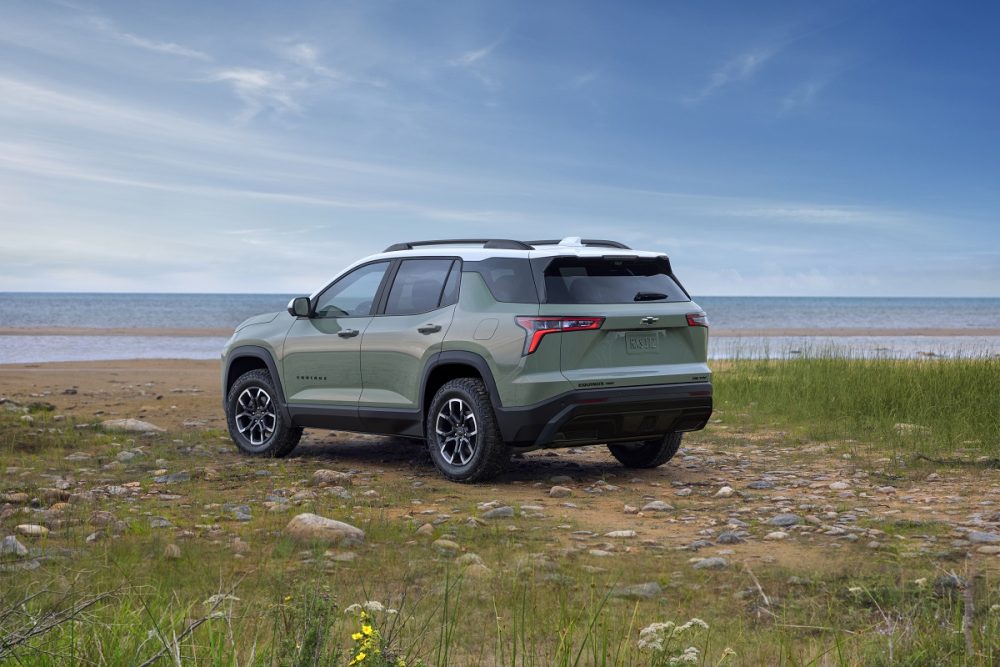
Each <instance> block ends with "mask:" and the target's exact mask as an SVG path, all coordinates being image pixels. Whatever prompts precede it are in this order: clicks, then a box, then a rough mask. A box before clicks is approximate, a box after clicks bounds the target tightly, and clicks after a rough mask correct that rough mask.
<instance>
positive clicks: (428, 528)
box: [417, 523, 434, 537]
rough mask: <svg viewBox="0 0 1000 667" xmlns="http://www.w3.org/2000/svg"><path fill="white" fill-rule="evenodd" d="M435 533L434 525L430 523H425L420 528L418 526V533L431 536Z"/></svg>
mask: <svg viewBox="0 0 1000 667" xmlns="http://www.w3.org/2000/svg"><path fill="white" fill-rule="evenodd" d="M433 534H434V526H432V525H431V524H429V523H425V524H424V525H422V526H420V528H417V535H423V536H424V537H430V536H431V535H433Z"/></svg>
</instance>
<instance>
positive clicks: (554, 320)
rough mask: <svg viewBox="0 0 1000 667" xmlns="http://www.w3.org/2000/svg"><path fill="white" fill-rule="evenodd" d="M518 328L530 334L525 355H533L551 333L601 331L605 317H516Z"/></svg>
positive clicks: (527, 338) (525, 346)
mask: <svg viewBox="0 0 1000 667" xmlns="http://www.w3.org/2000/svg"><path fill="white" fill-rule="evenodd" d="M514 321H515V322H517V326H519V327H521V328H522V329H524V330H525V331H527V332H528V335H527V336H526V337H525V339H524V354H531V353H532V352H534V351H535V350H537V349H538V344H539V343H541V342H542V337H543V336H545V334H550V333H565V332H567V331H588V330H591V329H600V328H601V326H602V325H603V324H604V318H603V317H527V316H523V317H516V318H514Z"/></svg>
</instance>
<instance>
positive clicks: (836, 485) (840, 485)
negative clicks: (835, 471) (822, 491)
mask: <svg viewBox="0 0 1000 667" xmlns="http://www.w3.org/2000/svg"><path fill="white" fill-rule="evenodd" d="M830 488H831V489H833V490H834V491H846V490H847V489H849V488H851V485H850V484H848V483H847V482H830Z"/></svg>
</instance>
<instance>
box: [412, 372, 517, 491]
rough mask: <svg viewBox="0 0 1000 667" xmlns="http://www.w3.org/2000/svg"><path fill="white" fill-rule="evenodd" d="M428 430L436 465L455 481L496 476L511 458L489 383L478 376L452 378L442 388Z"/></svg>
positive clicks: (429, 413) (427, 418)
mask: <svg viewBox="0 0 1000 667" xmlns="http://www.w3.org/2000/svg"><path fill="white" fill-rule="evenodd" d="M424 430H425V432H426V436H427V449H428V451H429V452H430V455H431V459H432V460H433V461H434V465H435V466H436V467H437V469H438V470H440V471H441V474H443V475H444V476H445V477H447V478H448V479H450V480H452V481H454V482H479V481H483V480H487V479H492V478H493V477H496V476H497V475H498V474H499V473H500V472H501V471H503V469H504V468H505V467H506V466H507V463H508V462H509V461H510V450H509V449H508V448H507V445H506V444H505V443H504V441H503V438H502V437H501V435H500V429H499V428H498V427H497V421H496V416H495V415H494V413H493V404H492V403H490V396H489V393H488V392H487V391H486V385H484V384H483V382H482V380H479V379H477V378H458V379H455V380H449V381H448V382H446V383H445V384H444V385H443V386H442V387H441V388H440V389H438V391H437V393H436V394H435V395H434V398H433V400H431V404H430V408H429V409H428V411H427V415H426V416H425V427H424Z"/></svg>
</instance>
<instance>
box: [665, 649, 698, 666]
mask: <svg viewBox="0 0 1000 667" xmlns="http://www.w3.org/2000/svg"><path fill="white" fill-rule="evenodd" d="M667 664H668V665H697V664H698V649H697V648H695V647H694V646H688V647H687V648H686V649H684V652H683V653H681V654H680V655H678V656H675V657H673V658H670V660H668V661H667Z"/></svg>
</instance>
